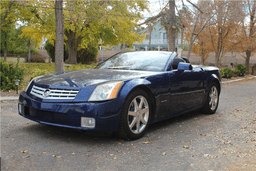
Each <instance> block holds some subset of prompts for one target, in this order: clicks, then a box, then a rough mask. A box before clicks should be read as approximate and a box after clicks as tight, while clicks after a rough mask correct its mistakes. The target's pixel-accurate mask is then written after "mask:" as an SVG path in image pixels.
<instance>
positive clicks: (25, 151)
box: [20, 150, 28, 153]
mask: <svg viewBox="0 0 256 171" xmlns="http://www.w3.org/2000/svg"><path fill="white" fill-rule="evenodd" d="M20 152H21V153H27V152H28V150H23V151H20Z"/></svg>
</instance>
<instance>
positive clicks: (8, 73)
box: [0, 57, 24, 91]
mask: <svg viewBox="0 0 256 171" xmlns="http://www.w3.org/2000/svg"><path fill="white" fill-rule="evenodd" d="M0 74H1V90H3V91H8V90H15V89H16V85H15V82H14V80H16V79H19V80H20V84H21V83H22V81H23V76H24V69H21V68H20V67H19V57H18V59H17V63H16V65H15V66H14V65H13V63H8V62H6V61H3V60H1V61H0Z"/></svg>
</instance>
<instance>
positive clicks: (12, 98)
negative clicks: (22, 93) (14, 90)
mask: <svg viewBox="0 0 256 171" xmlns="http://www.w3.org/2000/svg"><path fill="white" fill-rule="evenodd" d="M9 100H19V96H16V97H0V101H9Z"/></svg>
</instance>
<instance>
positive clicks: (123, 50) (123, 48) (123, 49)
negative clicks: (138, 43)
mask: <svg viewBox="0 0 256 171" xmlns="http://www.w3.org/2000/svg"><path fill="white" fill-rule="evenodd" d="M122 52H125V42H124V43H123V47H122Z"/></svg>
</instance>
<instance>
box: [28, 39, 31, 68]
mask: <svg viewBox="0 0 256 171" xmlns="http://www.w3.org/2000/svg"><path fill="white" fill-rule="evenodd" d="M30 62H31V42H30V39H29V41H28V63H30Z"/></svg>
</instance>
